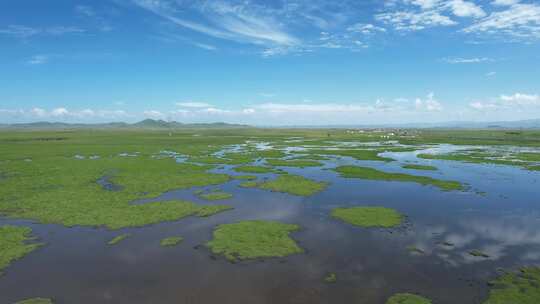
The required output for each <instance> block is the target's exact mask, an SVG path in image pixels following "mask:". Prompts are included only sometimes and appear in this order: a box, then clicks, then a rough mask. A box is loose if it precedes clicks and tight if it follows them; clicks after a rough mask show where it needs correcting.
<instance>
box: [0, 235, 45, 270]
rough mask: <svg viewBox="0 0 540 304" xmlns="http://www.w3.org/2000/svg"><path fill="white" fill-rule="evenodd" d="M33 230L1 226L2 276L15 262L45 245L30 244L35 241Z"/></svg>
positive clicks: (0, 268) (0, 266)
mask: <svg viewBox="0 0 540 304" xmlns="http://www.w3.org/2000/svg"><path fill="white" fill-rule="evenodd" d="M31 233H32V229H30V228H28V227H21V226H10V225H6V226H0V276H1V275H2V274H3V272H2V271H3V270H4V269H5V268H6V267H8V266H9V265H10V264H11V263H12V262H13V261H15V260H18V259H20V258H22V257H24V256H25V255H27V254H29V253H30V252H32V251H34V250H36V249H38V248H39V247H40V246H42V245H43V244H38V243H33V244H32V243H28V242H29V241H32V240H34V237H32V236H31Z"/></svg>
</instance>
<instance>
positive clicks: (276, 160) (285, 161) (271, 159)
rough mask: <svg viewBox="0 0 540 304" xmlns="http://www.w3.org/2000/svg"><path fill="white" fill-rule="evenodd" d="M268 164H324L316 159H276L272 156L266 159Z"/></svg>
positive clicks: (304, 165) (311, 165)
mask: <svg viewBox="0 0 540 304" xmlns="http://www.w3.org/2000/svg"><path fill="white" fill-rule="evenodd" d="M266 164H268V165H270V166H274V167H298V168H305V167H320V166H322V164H321V163H320V162H318V161H314V160H284V159H275V158H270V159H267V160H266Z"/></svg>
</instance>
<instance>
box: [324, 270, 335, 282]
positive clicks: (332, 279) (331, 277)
mask: <svg viewBox="0 0 540 304" xmlns="http://www.w3.org/2000/svg"><path fill="white" fill-rule="evenodd" d="M324 282H326V283H335V282H337V275H336V274H335V273H333V272H331V273H329V274H327V275H326V276H325V277H324Z"/></svg>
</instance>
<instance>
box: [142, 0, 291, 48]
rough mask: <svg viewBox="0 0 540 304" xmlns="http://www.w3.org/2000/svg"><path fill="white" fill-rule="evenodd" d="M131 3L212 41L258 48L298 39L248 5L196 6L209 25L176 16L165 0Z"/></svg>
mask: <svg viewBox="0 0 540 304" xmlns="http://www.w3.org/2000/svg"><path fill="white" fill-rule="evenodd" d="M134 3H135V4H137V5H138V6H140V7H141V8H144V9H146V10H149V11H151V12H153V13H155V14H157V15H159V16H161V17H163V18H165V19H167V20H169V21H170V22H172V23H174V24H177V25H179V26H182V27H184V28H187V29H190V30H192V31H196V32H199V33H202V34H205V35H209V36H212V37H215V38H220V39H225V40H233V41H237V42H247V43H252V44H258V45H268V44H271V45H284V46H292V45H296V44H298V43H299V40H298V39H297V38H295V37H294V36H292V35H290V34H289V33H287V32H285V31H284V30H282V29H281V27H282V26H281V24H280V23H279V22H277V21H275V20H274V19H273V18H272V17H271V16H265V15H263V14H261V13H260V12H258V11H257V10H254V9H252V8H251V6H249V5H232V4H229V3H226V2H221V1H220V2H208V3H205V4H204V5H202V6H200V7H198V11H199V13H203V14H205V15H206V16H207V17H208V18H209V19H210V20H211V21H212V22H211V23H207V24H203V23H200V22H195V21H191V20H188V19H187V17H180V15H181V14H179V13H180V12H181V11H182V10H180V9H179V7H177V5H176V4H174V3H173V2H169V1H165V0H134Z"/></svg>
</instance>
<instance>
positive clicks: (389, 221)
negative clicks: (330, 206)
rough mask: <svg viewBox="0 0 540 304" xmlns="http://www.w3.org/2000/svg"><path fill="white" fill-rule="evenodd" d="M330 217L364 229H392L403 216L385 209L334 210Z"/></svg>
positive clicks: (398, 223)
mask: <svg viewBox="0 0 540 304" xmlns="http://www.w3.org/2000/svg"><path fill="white" fill-rule="evenodd" d="M331 215H332V217H334V218H337V219H340V220H342V221H344V222H346V223H349V224H351V225H354V226H359V227H365V228H371V227H382V228H392V227H396V226H399V225H401V223H402V222H403V215H401V214H400V213H399V212H397V211H396V210H394V209H390V208H385V207H352V208H336V209H334V210H332V214H331Z"/></svg>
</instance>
